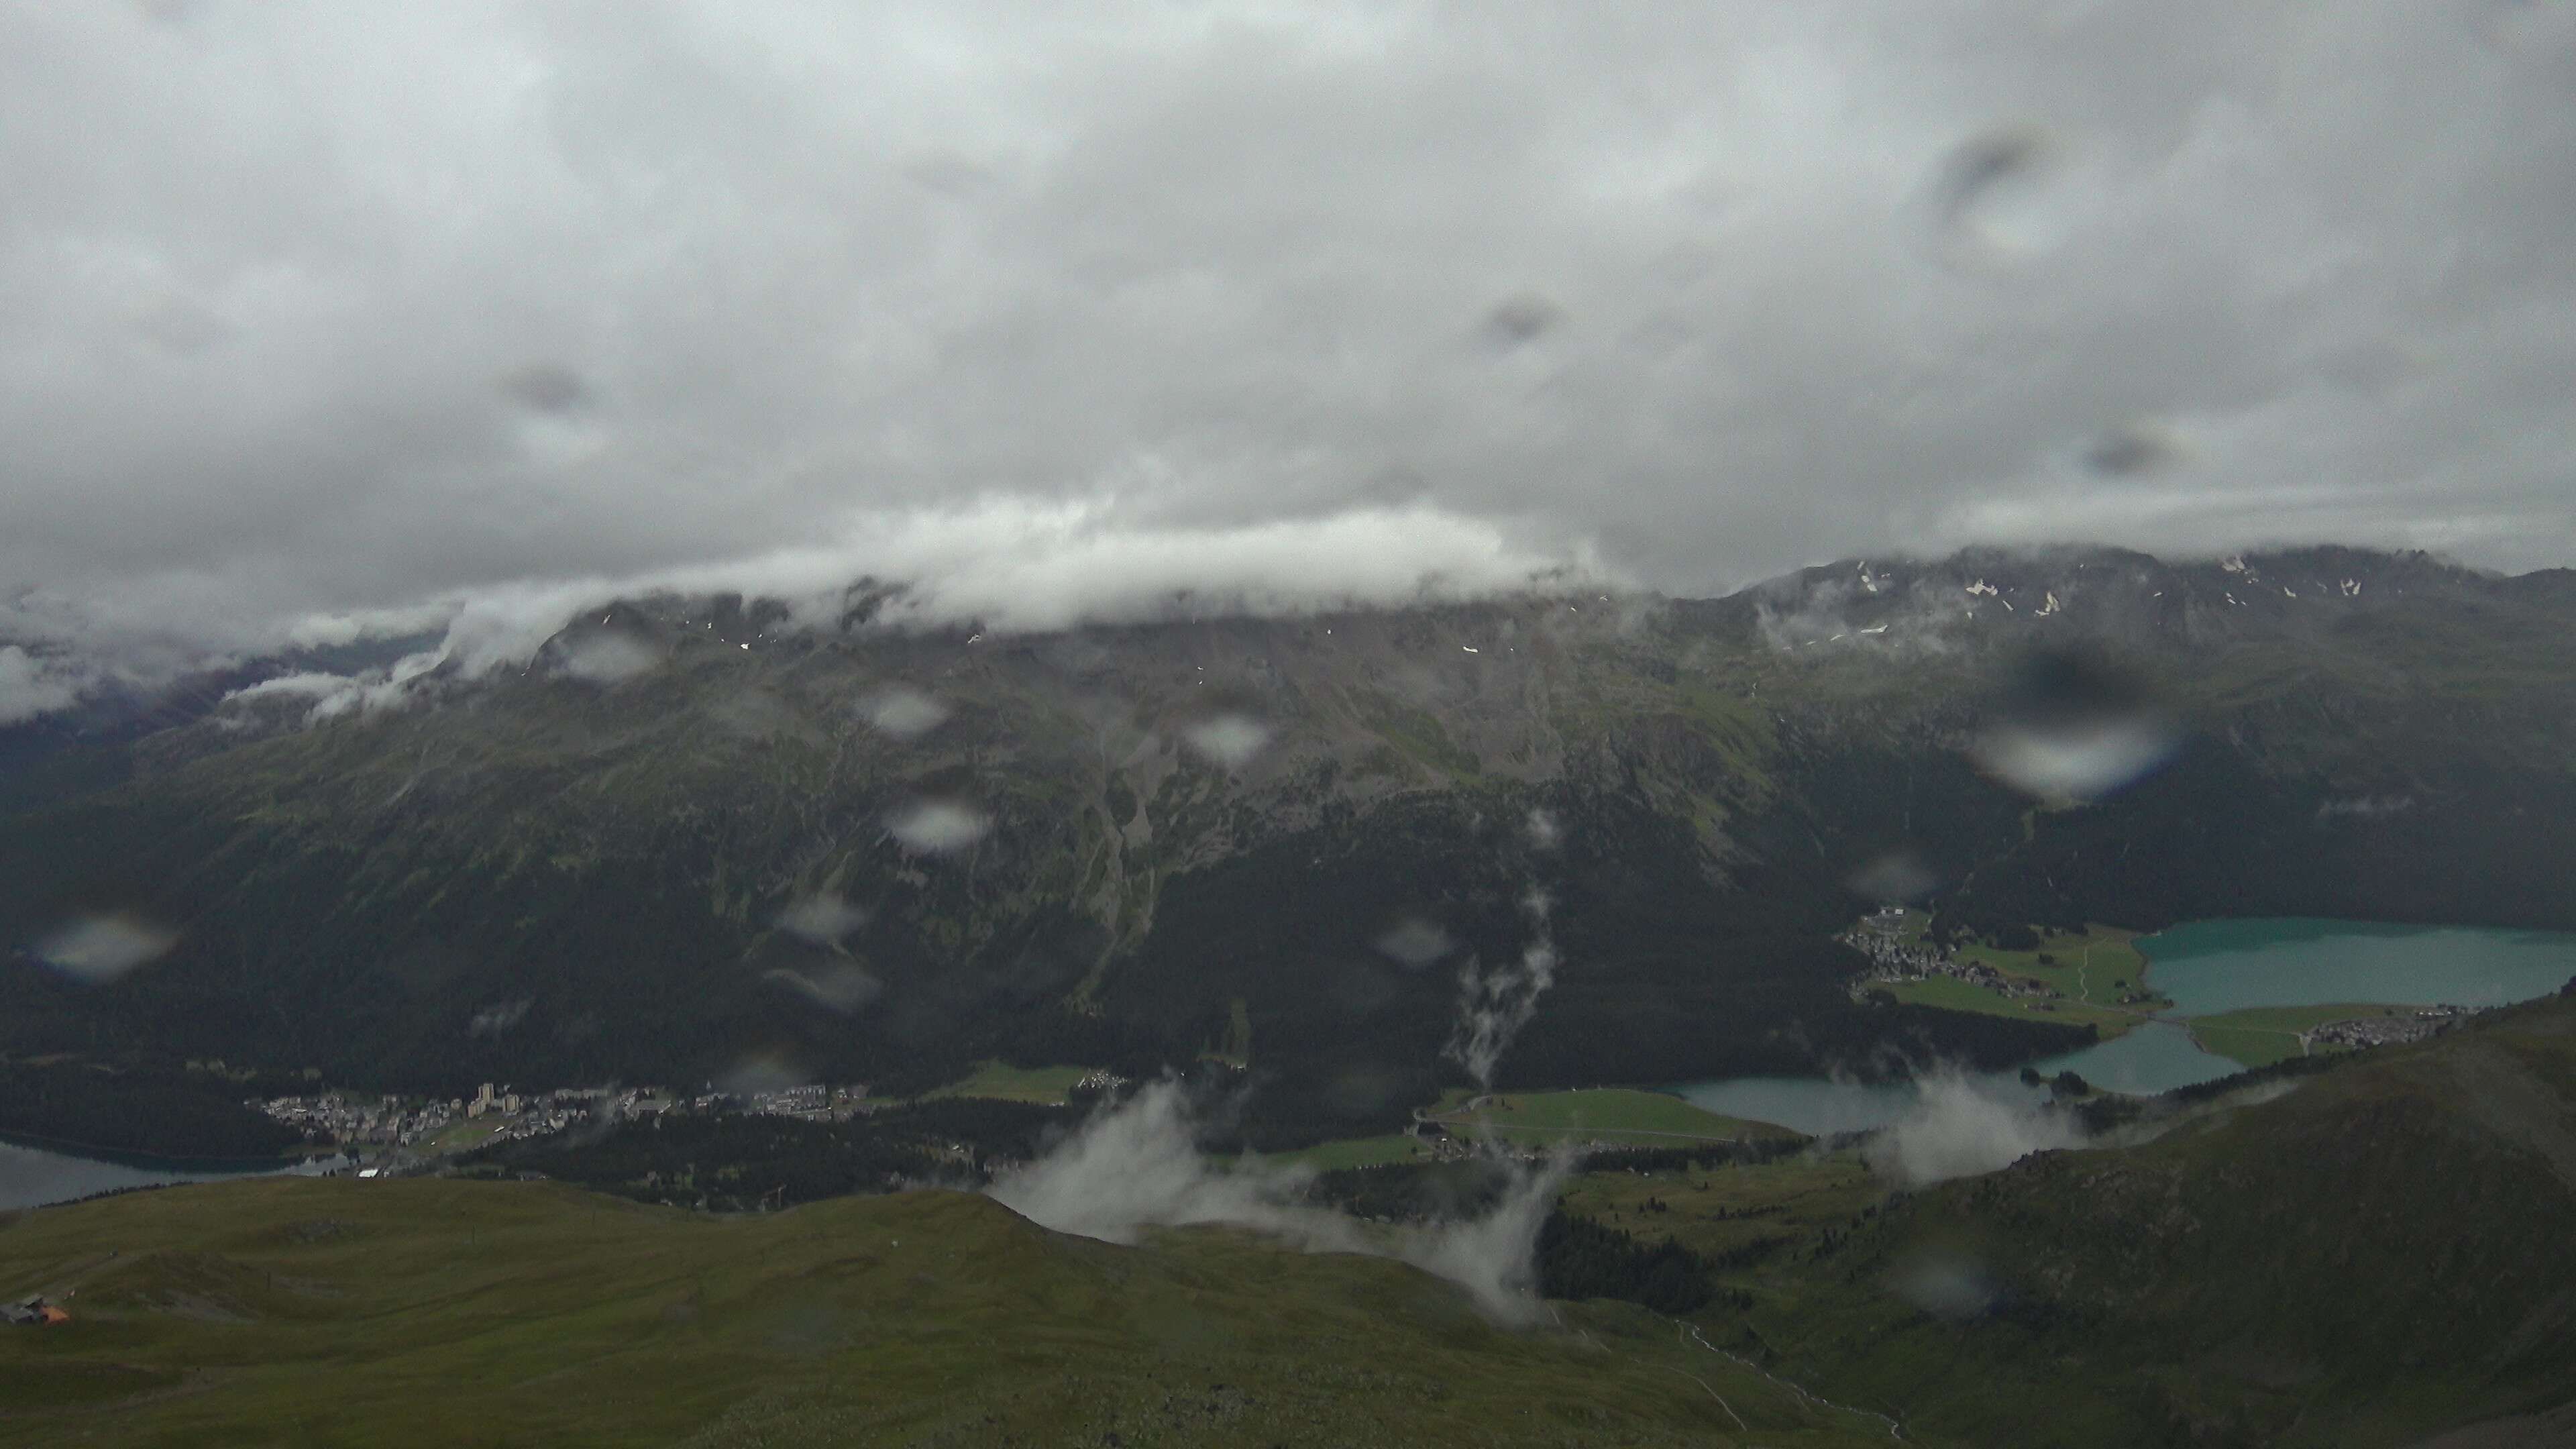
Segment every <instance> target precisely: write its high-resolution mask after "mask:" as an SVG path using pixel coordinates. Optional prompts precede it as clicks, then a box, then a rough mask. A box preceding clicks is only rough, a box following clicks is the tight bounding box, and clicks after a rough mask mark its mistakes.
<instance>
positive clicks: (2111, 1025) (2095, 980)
mask: <svg viewBox="0 0 2576 1449" xmlns="http://www.w3.org/2000/svg"><path fill="white" fill-rule="evenodd" d="M1925 924H1926V918H1925V917H1923V916H1921V915H1920V914H1917V915H1915V916H1913V917H1912V918H1911V919H1909V920H1908V922H1907V924H1906V925H1905V927H1904V928H1903V929H1902V930H1900V931H1898V932H1897V935H1896V939H1897V940H1899V941H1901V942H1905V943H1907V944H1913V943H1914V942H1917V941H1919V940H1920V939H1921V938H1922V934H1923V928H1924V925H1925ZM2136 938H2137V933H2136V932H2135V931H2124V930H2122V929H2120V928H2119V927H2117V926H2104V925H2098V924H2097V925H2092V926H2088V927H2086V928H2085V929H2084V930H2083V931H2080V932H2070V931H2047V932H2042V933H2041V936H2040V943H2039V945H2038V946H2037V947H2036V948H2034V949H2032V950H2028V951H2006V950H2003V949H2001V948H1999V947H1995V946H1988V945H1983V944H1970V945H1965V946H1961V947H1960V948H1958V954H1959V955H1960V957H1962V958H1963V959H1966V960H1971V961H1982V962H1984V963H1985V964H1987V965H1989V966H1992V967H1993V968H1995V969H1996V970H1997V971H2000V972H2002V973H2003V974H2004V975H2006V976H2013V977H2019V978H2021V979H2023V980H2026V981H2036V982H2038V983H2039V984H2041V985H2043V986H2046V987H2047V988H2048V989H2049V990H2051V991H2054V992H2056V993H2057V995H2056V997H2054V998H2032V997H2013V996H2006V995H2004V994H2002V993H2001V992H1997V991H1990V990H1988V989H1986V988H1985V987H1982V986H1974V985H1971V984H1969V983H1968V982H1965V981H1961V980H1959V979H1957V978H1956V977H1950V976H1935V977H1931V978H1929V979H1927V980H1923V981H1899V982H1889V983H1882V984H1880V985H1879V986H1877V987H1876V988H1874V989H1877V990H1883V991H1885V992H1887V993H1888V994H1889V995H1891V996H1893V997H1895V998H1896V999H1897V1000H1898V1001H1901V1002H1905V1003H1907V1004H1909V1005H1914V1006H1936V1007H1940V1008H1942V1009H1944V1010H1948V1011H1974V1012H1982V1013H1984V1014H1986V1015H1988V1016H2011V1017H2018V1018H2021V1019H2023V1020H2032V1019H2037V1020H2041V1021H2060V1022H2064V1023H2066V1024H2068V1025H2070V1026H2091V1027H2092V1028H2093V1029H2094V1030H2096V1031H2097V1032H2099V1033H2101V1035H2102V1038H2103V1039H2104V1040H2106V1041H2107V1040H2109V1039H2110V1038H2112V1037H2115V1036H2119V1035H2121V1034H2122V1033H2124V1032H2126V1031H2128V1030H2129V1029H2130V1028H2132V1027H2134V1026H2136V1025H2137V1024H2138V1023H2139V1022H2140V1021H2142V1020H2144V1019H2145V1018H2146V1016H2147V1015H2148V1014H2150V1013H2153V1012H2156V1011H2160V1010H2162V1009H2164V1008H2165V1007H2167V1006H2170V1005H2172V1003H2171V1002H2169V1001H2166V1000H2164V999H2163V998H2161V997H2149V998H2148V999H2146V1000H2143V1001H2133V1002H2129V1003H2127V1004H2123V1003H2122V1002H2121V1001H2120V998H2121V997H2122V996H2124V995H2138V994H2140V993H2142V992H2144V991H2145V990H2146V987H2145V984H2144V983H2145V980H2146V970H2147V960H2146V957H2144V956H2143V955H2140V954H2139V952H2138V948H2137V947H2136V946H2135V945H2134V944H2132V942H2134V941H2135V940H2136ZM2041 956H2047V957H2049V958H2050V960H2049V961H2048V962H2045V963H2043V962H2042V961H2041V960H2040V959H2039V958H2040V957H2041Z"/></svg>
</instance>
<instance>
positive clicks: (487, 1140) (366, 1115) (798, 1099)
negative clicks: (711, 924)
mask: <svg viewBox="0 0 2576 1449" xmlns="http://www.w3.org/2000/svg"><path fill="white" fill-rule="evenodd" d="M249 1105H250V1106H251V1107H253V1108H255V1109H257V1110H258V1111H261V1112H264V1113H266V1114H267V1115H268V1116H269V1117H270V1118H271V1119H272V1120H274V1121H277V1122H282V1123H284V1124H286V1125H287V1126H289V1127H294V1128H297V1129H299V1130H300V1131H302V1132H303V1134H304V1136H305V1137H306V1139H307V1140H309V1141H315V1142H330V1143H334V1144H336V1145H338V1146H340V1147H343V1148H347V1149H352V1150H356V1149H364V1148H374V1149H377V1151H376V1152H375V1153H373V1154H370V1155H371V1156H373V1157H375V1158H376V1159H378V1160H380V1161H381V1160H386V1159H388V1158H392V1157H404V1156H408V1155H410V1154H412V1153H426V1152H430V1151H433V1150H436V1149H435V1148H434V1147H433V1144H434V1143H435V1142H436V1140H437V1139H438V1137H439V1136H440V1135H441V1134H442V1133H445V1132H446V1131H447V1130H448V1129H449V1128H450V1127H453V1126H455V1125H457V1124H458V1123H461V1122H479V1123H484V1124H486V1125H488V1126H489V1128H490V1130H489V1131H486V1132H480V1133H475V1134H472V1135H471V1136H470V1137H468V1138H465V1139H462V1142H463V1145H471V1146H476V1147H482V1146H489V1145H492V1144H496V1143H502V1142H516V1141H521V1140H524V1139H527V1138H531V1137H543V1136H547V1135H549V1134H551V1133H556V1132H561V1131H564V1130H565V1129H567V1128H569V1127H572V1126H575V1125H577V1124H579V1123H582V1122H587V1121H593V1120H598V1121H608V1122H614V1121H620V1120H624V1119H628V1118H644V1117H656V1116H660V1115H661V1114H663V1113H666V1112H688V1113H695V1114H698V1115H702V1116H710V1117H713V1116H723V1115H726V1114H729V1113H734V1112H749V1113H758V1114H762V1115H767V1116H774V1117H799V1118H803V1119H805V1120H808V1121H816V1122H837V1121H844V1120H846V1119H848V1118H851V1117H854V1116H858V1115H860V1114H862V1113H865V1112H868V1111H870V1110H873V1109H874V1108H875V1107H876V1106H877V1105H878V1104H877V1103H875V1102H871V1101H870V1100H868V1089H867V1088H866V1087H864V1086H859V1085H847V1086H837V1087H827V1086H821V1085H806V1086H796V1087H782V1088H778V1089H776V1090H773V1091H766V1092H749V1093H734V1092H723V1091H717V1090H714V1089H712V1088H710V1089H709V1090H708V1091H706V1092H705V1093H703V1094H701V1095H697V1096H674V1095H672V1094H671V1093H668V1092H665V1091H662V1090H660V1089H658V1088H652V1087H630V1088H624V1089H619V1088H614V1087H564V1088H561V1089H559V1090H556V1091H551V1092H526V1093H522V1092H518V1091H515V1090H513V1089H512V1088H510V1087H509V1086H508V1085H507V1084H506V1083H505V1084H501V1085H498V1086H496V1085H495V1084H493V1083H491V1082H485V1083H483V1084H482V1086H481V1087H479V1088H478V1089H477V1090H476V1091H475V1093H474V1095H473V1096H471V1097H455V1098H449V1099H446V1100H441V1099H439V1098H435V1097H430V1098H413V1097H369V1096H360V1095H352V1094H349V1093H345V1092H324V1093H322V1094H320V1095H319V1096H312V1097H276V1098H272V1099H270V1100H267V1101H257V1100H254V1101H252V1102H251V1103H249Z"/></svg>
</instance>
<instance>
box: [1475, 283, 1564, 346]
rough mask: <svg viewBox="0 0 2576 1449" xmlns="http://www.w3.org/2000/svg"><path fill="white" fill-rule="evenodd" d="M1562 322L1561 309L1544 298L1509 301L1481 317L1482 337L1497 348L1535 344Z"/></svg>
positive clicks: (1523, 297)
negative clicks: (1483, 323) (1482, 324)
mask: <svg viewBox="0 0 2576 1449" xmlns="http://www.w3.org/2000/svg"><path fill="white" fill-rule="evenodd" d="M1564 319H1565V313H1564V311H1563V309H1561V308H1559V307H1558V306H1557V305H1556V304H1555V303H1553V302H1551V301H1549V300H1547V299H1546V298H1545V297H1534V296H1527V295H1523V296H1518V297H1509V298H1506V299H1504V300H1503V301H1502V302H1500V303H1498V304H1496V306H1495V307H1494V310H1493V311H1491V312H1488V313H1486V314H1485V336H1486V337H1487V338H1488V339H1489V340H1490V341H1491V342H1492V343H1493V344H1494V345H1495V346H1497V347H1501V348H1506V349H1509V348H1514V347H1519V346H1522V345H1524V344H1527V343H1531V342H1536V341H1537V340H1538V339H1539V338H1540V337H1542V336H1544V335H1545V334H1546V333H1547V332H1548V331H1549V330H1550V329H1552V328H1554V327H1555V326H1556V325H1557V324H1558V323H1559V322H1561V321H1563V320H1564Z"/></svg>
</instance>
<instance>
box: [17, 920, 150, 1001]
mask: <svg viewBox="0 0 2576 1449" xmlns="http://www.w3.org/2000/svg"><path fill="white" fill-rule="evenodd" d="M178 944H179V936H178V933H177V932H175V931H167V930H163V929H162V928H160V927H158V926H154V925H151V924H149V923H147V922H145V921H141V920H138V919H136V918H135V917H133V916H128V915H106V916H84V917H82V918H80V919H79V920H76V921H72V922H70V923H68V924H66V925H64V926H62V927H61V928H59V929H57V930H55V931H54V932H53V933H52V934H51V935H48V936H46V937H45V938H44V939H43V940H41V941H39V942H37V943H36V959H38V960H40V961H42V962H44V963H45V964H46V965H47V966H50V967H52V968H53V969H54V970H55V971H57V972H59V973H61V974H62V975H64V976H67V977H69V978H71V979H72V980H74V981H77V982H80V983H81V984H82V985H84V986H103V985H105V984H107V983H108V982H111V981H114V980H117V979H118V978H120V977H122V976H124V975H125V974H126V973H128V972H130V971H132V970H134V969H135V968H136V967H138V966H141V965H143V964H145V963H146V962H149V961H152V960H154V959H155V958H157V957H160V956H162V955H164V954H166V953H168V951H169V950H170V948H171V947H173V946H176V945H178Z"/></svg>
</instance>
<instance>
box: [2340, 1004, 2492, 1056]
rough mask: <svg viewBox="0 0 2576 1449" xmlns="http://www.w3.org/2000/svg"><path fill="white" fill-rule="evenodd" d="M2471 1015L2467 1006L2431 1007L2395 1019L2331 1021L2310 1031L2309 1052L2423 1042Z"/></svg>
mask: <svg viewBox="0 0 2576 1449" xmlns="http://www.w3.org/2000/svg"><path fill="white" fill-rule="evenodd" d="M2467 1015H2469V1009H2468V1008H2467V1007H2465V1006H2428V1007H2425V1008H2424V1009H2423V1010H2421V1011H2413V1012H2405V1013H2401V1014H2398V1015H2394V1016H2362V1017H2355V1018H2353V1019H2352V1020H2350V1021H2330V1022H2327V1023H2326V1024H2325V1025H2323V1026H2319V1027H2315V1028H2312V1029H2311V1030H2310V1031H2309V1032H2308V1049H2309V1050H2310V1051H2314V1050H2316V1049H2317V1048H2319V1047H2373V1046H2392V1045H2395V1044H2396V1043H2398V1042H2408V1041H2422V1040H2423V1039H2424V1038H2426V1037H2428V1036H2431V1035H2433V1034H2434V1033H2435V1032H2437V1031H2440V1030H2442V1029H2443V1028H2444V1027H2447V1026H2449V1025H2450V1024H2451V1023H2452V1022H2454V1021H2457V1020H2459V1019H2460V1018H2461V1017H2464V1016H2467Z"/></svg>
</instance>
